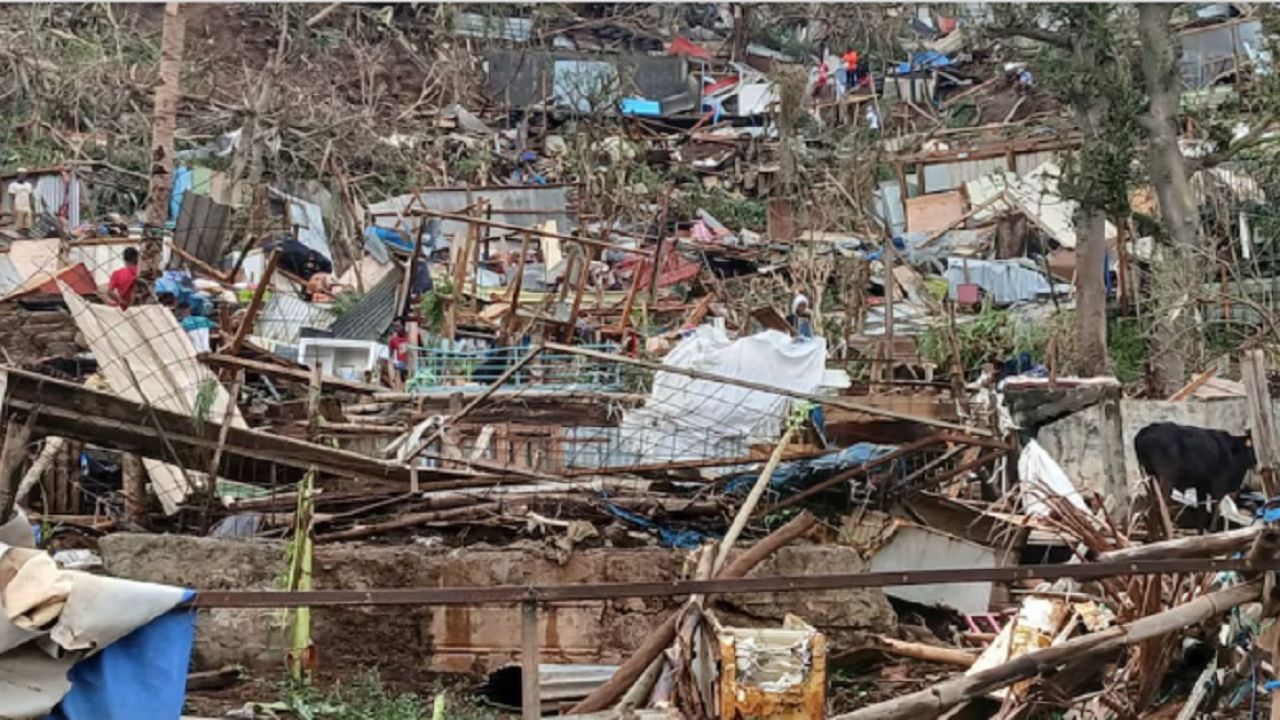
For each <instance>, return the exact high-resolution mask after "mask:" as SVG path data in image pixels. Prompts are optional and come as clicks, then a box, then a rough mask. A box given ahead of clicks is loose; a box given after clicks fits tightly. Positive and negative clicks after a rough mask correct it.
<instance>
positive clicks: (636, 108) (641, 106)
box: [622, 97, 662, 117]
mask: <svg viewBox="0 0 1280 720" xmlns="http://www.w3.org/2000/svg"><path fill="white" fill-rule="evenodd" d="M622 114H623V115H643V116H646V117H658V116H659V115H662V103H660V102H658V101H657V100H649V99H648V98H634V97H632V98H623V99H622Z"/></svg>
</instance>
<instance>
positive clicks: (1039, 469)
mask: <svg viewBox="0 0 1280 720" xmlns="http://www.w3.org/2000/svg"><path fill="white" fill-rule="evenodd" d="M1018 477H1019V478H1020V479H1021V480H1022V483H1023V485H1024V486H1026V487H1025V488H1024V490H1025V491H1026V492H1027V493H1028V496H1029V497H1030V501H1029V502H1028V503H1027V505H1026V511H1027V514H1029V515H1036V516H1038V517H1043V516H1046V515H1048V514H1049V513H1050V508H1049V506H1048V505H1047V504H1046V503H1045V502H1044V500H1043V497H1044V496H1045V495H1046V494H1047V493H1052V494H1054V495H1057V496H1060V497H1064V498H1066V499H1067V500H1070V501H1071V504H1072V505H1075V506H1076V507H1078V508H1080V509H1081V510H1083V511H1085V512H1089V506H1088V505H1086V504H1085V502H1084V498H1083V497H1081V496H1080V491H1079V490H1077V489H1076V486H1075V485H1074V484H1072V482H1071V478H1069V477H1067V474H1066V473H1065V472H1063V471H1062V468H1061V467H1060V466H1059V465H1058V463H1057V461H1055V460H1054V459H1053V457H1052V456H1050V455H1049V453H1048V452H1046V451H1045V449H1044V448H1042V447H1040V443H1038V442H1036V441H1035V440H1032V441H1031V442H1029V443H1027V445H1026V447H1024V448H1022V455H1020V456H1019V457H1018Z"/></svg>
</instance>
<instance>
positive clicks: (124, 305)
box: [107, 247, 138, 310]
mask: <svg viewBox="0 0 1280 720" xmlns="http://www.w3.org/2000/svg"><path fill="white" fill-rule="evenodd" d="M137 284H138V249H137V248H132V247H131V248H125V249H124V267H122V268H120V269H119V270H116V271H115V272H113V273H111V280H110V281H109V282H108V283H107V299H108V300H110V301H111V304H112V305H115V306H116V307H118V308H120V309H121V310H128V309H129V306H130V305H132V304H133V289H134V287H135V286H136V285H137Z"/></svg>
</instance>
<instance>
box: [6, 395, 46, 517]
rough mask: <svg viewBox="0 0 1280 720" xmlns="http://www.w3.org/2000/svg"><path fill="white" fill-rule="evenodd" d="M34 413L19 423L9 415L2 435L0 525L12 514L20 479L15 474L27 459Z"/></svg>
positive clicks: (33, 424) (34, 419)
mask: <svg viewBox="0 0 1280 720" xmlns="http://www.w3.org/2000/svg"><path fill="white" fill-rule="evenodd" d="M38 413H39V411H38V410H37V411H35V412H32V413H30V414H29V415H27V417H26V418H23V419H22V421H21V422H19V420H18V418H16V417H14V415H12V414H10V415H9V417H8V423H7V424H6V425H7V426H6V427H5V433H4V447H3V449H2V450H0V525H3V524H5V523H7V522H9V516H10V515H11V514H12V513H13V505H14V502H15V501H16V500H17V497H18V485H19V483H20V482H21V478H19V477H17V476H16V475H15V473H16V472H17V470H18V468H19V467H21V466H22V461H23V460H24V459H26V457H27V441H28V440H30V439H31V429H32V427H34V426H35V421H36V415H37V414H38Z"/></svg>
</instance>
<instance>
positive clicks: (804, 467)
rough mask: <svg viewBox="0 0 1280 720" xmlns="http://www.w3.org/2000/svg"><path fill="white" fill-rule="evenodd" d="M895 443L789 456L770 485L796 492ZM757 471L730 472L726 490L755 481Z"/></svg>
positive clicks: (885, 452) (744, 487)
mask: <svg viewBox="0 0 1280 720" xmlns="http://www.w3.org/2000/svg"><path fill="white" fill-rule="evenodd" d="M896 447H897V446H896V445H876V444H874V443H858V444H856V445H851V446H849V447H847V448H844V449H843V450H839V451H837V452H830V453H827V454H825V455H820V456H818V457H816V458H810V459H808V460H791V461H788V462H784V463H781V464H779V465H778V468H777V469H776V470H774V471H773V477H772V478H770V479H769V489H770V490H773V491H775V492H783V493H787V494H790V493H795V492H799V491H801V490H804V489H805V488H807V487H810V486H812V485H816V484H818V483H820V482H822V481H823V480H826V479H827V478H829V477H831V476H833V475H835V474H836V473H839V472H843V471H845V470H848V469H850V468H855V467H858V466H861V465H865V464H867V463H868V462H870V461H872V460H875V459H876V458H878V457H881V456H884V455H888V454H889V453H891V452H893V451H894V450H895V449H896ZM758 477H759V474H758V473H743V474H741V475H735V476H733V477H732V478H731V479H730V480H729V482H728V484H727V485H726V486H725V492H727V493H729V494H742V493H746V492H747V491H749V490H750V489H751V486H752V485H753V484H755V481H756V478H758Z"/></svg>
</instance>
